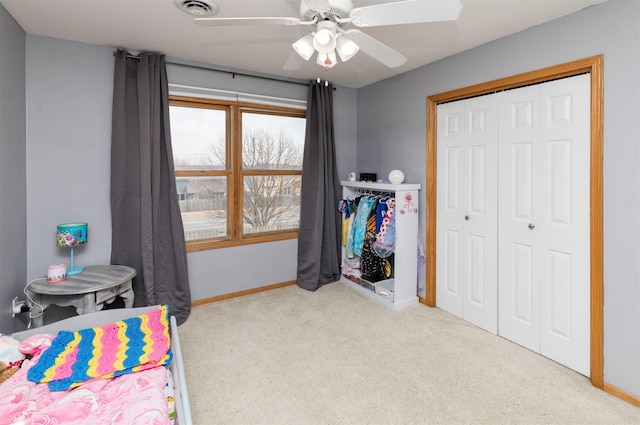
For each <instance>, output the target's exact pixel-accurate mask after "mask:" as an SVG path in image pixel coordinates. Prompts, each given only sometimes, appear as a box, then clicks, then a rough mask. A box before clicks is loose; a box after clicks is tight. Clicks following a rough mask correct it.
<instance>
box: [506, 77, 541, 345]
mask: <svg viewBox="0 0 640 425" xmlns="http://www.w3.org/2000/svg"><path fill="white" fill-rule="evenodd" d="M539 104H540V102H539V89H538V87H536V86H532V87H525V88H522V89H518V90H509V91H505V92H502V93H500V117H501V120H500V148H499V151H500V153H499V162H500V173H501V176H500V185H499V190H498V192H499V217H500V228H499V233H500V234H499V238H498V239H499V242H498V246H499V258H500V262H499V263H498V269H499V272H498V275H499V281H500V287H499V299H500V305H499V314H498V315H499V331H498V332H499V334H500V335H501V336H503V337H505V338H507V339H509V340H511V341H513V342H516V343H518V344H520V345H522V346H524V347H527V348H529V349H531V350H533V351H537V352H539V350H540V319H539V316H540V310H539V299H540V293H539V287H538V283H537V282H538V281H539V276H540V267H541V258H540V252H539V250H538V248H537V246H538V243H539V234H540V232H539V229H538V228H537V226H538V223H537V221H538V219H539V217H538V211H537V205H538V204H539V201H538V198H539V196H540V191H539V185H537V184H536V181H537V179H539V178H540V170H539V167H540V160H539V159H540V155H541V150H540V147H539V144H538V137H539V136H538V135H539V130H538V126H539Z"/></svg>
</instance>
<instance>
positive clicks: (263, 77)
mask: <svg viewBox="0 0 640 425" xmlns="http://www.w3.org/2000/svg"><path fill="white" fill-rule="evenodd" d="M113 55H114V56H115V55H116V52H113ZM127 58H129V59H140V56H138V55H132V54H127ZM165 63H166V64H167V65H176V66H184V67H187V68H195V69H203V70H205V71H214V72H222V73H225V74H231V76H232V78H235V77H236V75H239V76H242V77H250V78H260V79H262V80H269V81H277V82H280V83H289V84H299V85H302V86H307V85H309V83H304V82H302V81H295V80H286V79H284V78H276V77H265V76H262V75H255V74H248V73H245V72H236V71H228V70H226V69H218V68H210V67H206V66H199V65H189V64H186V63H180V62H172V61H165ZM318 80H319V79H318ZM318 82H319V81H318ZM325 83H327V84H328V82H325Z"/></svg>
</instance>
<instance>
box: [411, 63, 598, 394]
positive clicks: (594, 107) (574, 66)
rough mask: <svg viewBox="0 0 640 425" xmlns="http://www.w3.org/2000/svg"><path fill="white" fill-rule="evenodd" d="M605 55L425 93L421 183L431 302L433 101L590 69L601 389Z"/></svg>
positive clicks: (594, 295)
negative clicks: (424, 154) (423, 185)
mask: <svg viewBox="0 0 640 425" xmlns="http://www.w3.org/2000/svg"><path fill="white" fill-rule="evenodd" d="M603 71H604V55H597V56H592V57H588V58H584V59H579V60H576V61H572V62H567V63H564V64H560V65H555V66H551V67H548V68H543V69H539V70H535V71H531V72H525V73H523V74H518V75H513V76H510V77H506V78H501V79H498V80H493V81H489V82H486V83H481V84H476V85H473V86H469V87H464V88H460V89H456V90H451V91H448V92H444V93H439V94H435V95H433V96H428V97H427V187H426V189H427V190H426V196H427V199H426V206H427V216H426V247H425V248H426V293H425V298H422V297H421V298H420V302H422V303H423V304H426V305H428V306H430V307H435V306H436V228H437V227H436V224H437V221H436V220H437V217H436V195H437V177H436V176H437V168H436V167H437V122H438V117H437V107H438V104H440V103H445V102H451V101H454V100H461V99H466V98H470V97H474V96H480V95H483V94H488V93H494V92H497V91H501V90H507V89H513V88H518V87H523V86H528V85H531V84H538V83H543V82H545V81H551V80H556V79H558V78H563V77H570V76H573V75H578V74H584V73H590V77H591V109H590V110H591V117H590V119H591V127H590V129H591V159H590V161H591V163H590V174H591V178H590V209H591V210H590V213H591V217H590V232H591V233H590V240H591V253H590V256H591V289H590V292H591V308H590V314H591V323H590V328H591V330H590V332H591V341H590V347H591V352H590V354H591V355H590V359H591V367H590V370H591V372H590V373H591V383H592V385H593V386H595V387H597V388H600V389H604V342H603V341H604V317H603V298H604V279H603V219H602V217H603V195H602V192H603V191H602V188H603V185H602V174H603V171H602V168H603V167H602V159H603V148H604V131H603V125H604V112H603V105H604V87H603V85H604V77H603Z"/></svg>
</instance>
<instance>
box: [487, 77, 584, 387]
mask: <svg viewBox="0 0 640 425" xmlns="http://www.w3.org/2000/svg"><path fill="white" fill-rule="evenodd" d="M500 96H501V99H500V105H501V106H500V116H501V124H500V156H499V161H500V166H501V171H500V173H501V174H500V187H499V215H500V237H499V257H500V262H499V280H500V290H499V298H500V311H499V318H500V319H499V334H500V335H501V336H504V337H505V338H507V339H510V340H512V341H514V342H516V343H518V344H521V345H523V346H525V347H527V348H530V349H532V350H534V351H537V352H540V353H541V354H543V355H545V356H547V357H549V358H551V359H553V360H555V361H557V362H559V363H561V364H564V365H566V366H568V367H570V368H572V369H574V370H576V371H578V372H580V373H582V374H584V375H587V376H588V375H589V373H590V371H589V365H590V359H589V354H590V351H589V339H590V311H589V308H590V298H589V297H590V290H589V285H590V256H589V251H590V246H589V241H590V236H589V187H588V185H586V183H585V182H588V181H589V173H590V171H589V152H590V147H589V140H590V138H589V126H590V116H589V99H590V96H589V76H588V75H581V76H577V77H571V78H566V79H561V80H556V81H552V82H548V83H543V84H540V85H539V86H532V87H527V88H522V89H518V90H510V91H506V92H503V93H501V94H500Z"/></svg>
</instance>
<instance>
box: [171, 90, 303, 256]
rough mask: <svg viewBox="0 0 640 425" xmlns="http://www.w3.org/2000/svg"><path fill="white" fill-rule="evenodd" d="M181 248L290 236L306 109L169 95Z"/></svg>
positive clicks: (297, 200)
mask: <svg viewBox="0 0 640 425" xmlns="http://www.w3.org/2000/svg"><path fill="white" fill-rule="evenodd" d="M169 112H170V120H171V140H172V148H173V157H174V164H175V170H176V190H177V192H178V202H179V204H180V211H181V214H182V221H183V225H184V233H185V240H186V242H187V251H189V252H192V251H200V250H205V249H214V248H221V247H227V246H236V245H244V244H250V243H261V242H268V241H274V240H282V239H291V238H296V237H297V235H298V224H299V217H300V184H301V176H302V156H303V150H304V138H305V128H306V111H304V110H300V109H294V108H284V107H279V106H271V105H258V104H251V103H241V102H232V101H221V100H211V99H203V98H194V97H184V96H170V106H169Z"/></svg>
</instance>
